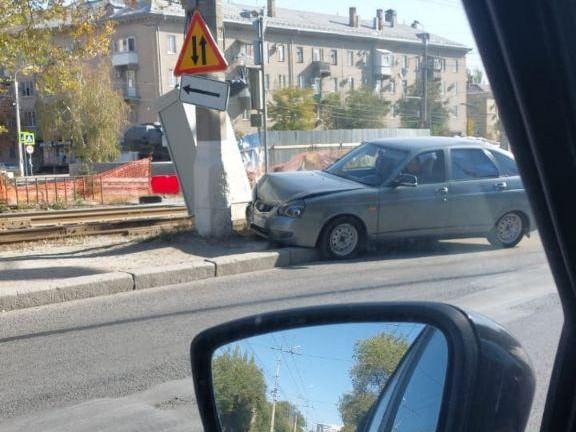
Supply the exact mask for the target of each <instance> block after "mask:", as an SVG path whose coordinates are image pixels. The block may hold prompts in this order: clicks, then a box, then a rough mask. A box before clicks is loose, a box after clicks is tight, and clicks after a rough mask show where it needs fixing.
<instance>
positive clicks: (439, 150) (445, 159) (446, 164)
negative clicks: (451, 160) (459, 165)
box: [398, 148, 450, 186]
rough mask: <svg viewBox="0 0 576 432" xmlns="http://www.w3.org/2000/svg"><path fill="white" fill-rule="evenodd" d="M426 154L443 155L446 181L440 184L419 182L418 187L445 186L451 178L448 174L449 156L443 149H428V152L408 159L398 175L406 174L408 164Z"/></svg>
mask: <svg viewBox="0 0 576 432" xmlns="http://www.w3.org/2000/svg"><path fill="white" fill-rule="evenodd" d="M426 153H441V154H442V157H443V158H444V180H442V181H439V182H434V183H420V182H418V186H420V185H423V186H428V185H440V184H445V183H447V182H448V179H449V178H450V177H449V173H448V168H449V167H448V155H447V154H446V149H442V148H436V149H430V150H428V149H426V150H422V151H421V152H418V153H415V154H414V155H413V156H412V157H408V158H407V159H406V161H405V163H404V164H402V168H400V171H398V174H402V173H403V172H404V168H406V167H407V166H408V164H409V163H410V162H412V160H413V159H414V158H417V157H420V156H422V155H424V154H426Z"/></svg>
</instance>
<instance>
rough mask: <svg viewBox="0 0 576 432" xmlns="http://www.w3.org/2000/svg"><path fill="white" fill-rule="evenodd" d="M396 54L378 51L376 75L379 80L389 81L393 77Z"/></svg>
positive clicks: (375, 58) (375, 57) (375, 63)
mask: <svg viewBox="0 0 576 432" xmlns="http://www.w3.org/2000/svg"><path fill="white" fill-rule="evenodd" d="M393 66H394V54H393V53H392V52H391V51H388V50H382V49H377V50H376V53H375V55H374V75H375V77H376V78H377V79H387V78H390V77H391V76H392V67H393Z"/></svg>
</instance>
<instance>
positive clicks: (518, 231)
mask: <svg viewBox="0 0 576 432" xmlns="http://www.w3.org/2000/svg"><path fill="white" fill-rule="evenodd" d="M526 228H527V227H526V221H525V219H524V218H523V217H522V215H521V214H519V213H517V212H510V213H506V214H505V215H504V216H502V217H501V218H500V219H498V222H496V224H495V225H494V228H492V231H490V232H489V233H488V241H489V242H490V244H491V245H492V246H496V247H504V248H511V247H514V246H516V245H517V244H518V243H520V240H522V237H524V234H525V233H526Z"/></svg>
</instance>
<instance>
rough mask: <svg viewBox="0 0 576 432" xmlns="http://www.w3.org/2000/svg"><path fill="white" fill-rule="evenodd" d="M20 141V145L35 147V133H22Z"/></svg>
mask: <svg viewBox="0 0 576 432" xmlns="http://www.w3.org/2000/svg"><path fill="white" fill-rule="evenodd" d="M18 141H19V143H20V145H25V146H33V145H35V144H36V137H35V136H34V132H20V135H19V137H18Z"/></svg>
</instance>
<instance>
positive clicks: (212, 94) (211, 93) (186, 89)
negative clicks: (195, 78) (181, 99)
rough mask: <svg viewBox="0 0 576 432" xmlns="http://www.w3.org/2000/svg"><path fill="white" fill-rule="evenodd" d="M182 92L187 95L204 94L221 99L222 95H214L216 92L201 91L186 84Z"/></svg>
mask: <svg viewBox="0 0 576 432" xmlns="http://www.w3.org/2000/svg"><path fill="white" fill-rule="evenodd" d="M182 90H184V91H185V92H186V94H190V93H198V94H203V95H206V96H213V97H220V93H214V92H211V91H207V90H200V89H197V88H192V87H190V84H186V85H185V86H184V87H182Z"/></svg>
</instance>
